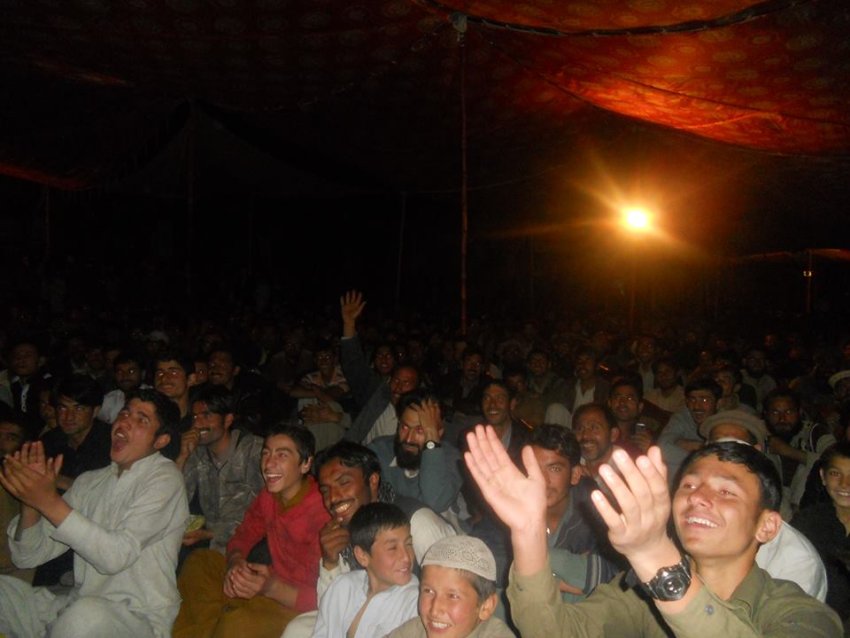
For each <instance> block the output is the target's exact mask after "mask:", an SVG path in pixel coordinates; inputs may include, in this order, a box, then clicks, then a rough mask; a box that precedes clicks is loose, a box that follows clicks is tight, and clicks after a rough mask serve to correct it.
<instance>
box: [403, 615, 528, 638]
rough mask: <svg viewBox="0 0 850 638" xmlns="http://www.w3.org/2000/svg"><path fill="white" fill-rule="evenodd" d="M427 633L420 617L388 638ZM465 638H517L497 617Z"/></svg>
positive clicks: (424, 637)
mask: <svg viewBox="0 0 850 638" xmlns="http://www.w3.org/2000/svg"><path fill="white" fill-rule="evenodd" d="M427 636H428V634H427V633H425V625H423V624H422V620H421V619H420V618H419V616H416V617H415V618H411V619H410V620H408V621H407V622H406V623H404V624H403V625H401V626H399V627H396V628H395V629H394V630H393V631H391V632H390V633H389V634H387V638H427ZM464 638H516V637H515V634H514V632H512V631H511V630H510V629H508V626H507V625H506V624H505V623H503V622H502V621H501V620H499V619H498V618H496V617H495V616H490V618H488V619H487V620H485V621H484V622H483V623H481V624H479V625H478V626H477V627H476V628H475V629H473V630H472V633H470V634H466V636H465V637H464Z"/></svg>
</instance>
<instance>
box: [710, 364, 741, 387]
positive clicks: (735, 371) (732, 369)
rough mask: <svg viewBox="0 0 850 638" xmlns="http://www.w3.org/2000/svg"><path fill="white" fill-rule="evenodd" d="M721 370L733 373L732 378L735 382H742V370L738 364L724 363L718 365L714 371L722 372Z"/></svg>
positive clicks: (716, 372)
mask: <svg viewBox="0 0 850 638" xmlns="http://www.w3.org/2000/svg"><path fill="white" fill-rule="evenodd" d="M721 372H728V373H729V374H731V375H732V379H733V380H734V381H735V383H741V370H740V368H738V367H737V366H734V365H732V364H731V363H727V364H724V365H722V366H720V367H718V368H717V369H716V370H715V371H714V374H720V373H721Z"/></svg>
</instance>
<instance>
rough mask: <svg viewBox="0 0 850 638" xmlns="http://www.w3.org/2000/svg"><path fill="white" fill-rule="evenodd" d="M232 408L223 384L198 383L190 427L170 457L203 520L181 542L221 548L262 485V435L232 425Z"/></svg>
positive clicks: (187, 544)
mask: <svg viewBox="0 0 850 638" xmlns="http://www.w3.org/2000/svg"><path fill="white" fill-rule="evenodd" d="M233 410H234V407H233V395H232V393H231V392H230V391H229V390H227V389H226V388H225V387H224V386H202V388H201V390H200V391H199V392H198V394H197V395H196V396H195V400H194V401H193V402H192V427H191V428H189V430H187V431H186V432H184V433H183V434H182V435H181V437H180V438H181V445H180V454H179V455H178V456H177V458H176V459H175V461H174V462H175V463H176V464H177V467H178V468H180V469H181V470H182V471H183V477H184V478H185V480H186V492H187V495H188V497H189V501H190V502H191V500H192V499H193V498H194V496H195V494H196V493H197V494H198V501H199V504H200V509H201V514H203V516H204V519H205V523H204V527H202V528H201V529H197V530H192V531H189V532H186V536H184V538H183V545H184V546H186V547H190V546H193V545H197V544H198V543H203V542H204V541H207V540H208V541H209V547H210V548H211V549H214V550H217V551H219V552H222V553H223V552H224V549H225V547H226V546H227V541H229V540H230V537H231V536H233V532H234V530H235V529H236V527H237V526H238V525H239V523H240V522H241V521H242V517H243V515H244V514H245V510H246V509H248V506H249V505H250V504H251V502H252V501H253V500H254V498H255V497H256V496H257V493H258V492H259V491H260V489H261V488H262V487H263V477H262V474H261V472H260V456H261V453H262V448H263V439H261V438H260V437H258V436H255V435H254V434H251V433H250V432H245V431H244V430H241V429H239V428H234V427H233V424H234V414H233Z"/></svg>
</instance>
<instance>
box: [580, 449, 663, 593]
mask: <svg viewBox="0 0 850 638" xmlns="http://www.w3.org/2000/svg"><path fill="white" fill-rule="evenodd" d="M613 461H614V463H615V464H616V466H617V469H618V470H619V471H620V473H621V474H622V477H621V476H620V475H619V474H617V472H615V471H614V469H613V468H612V467H610V465H608V464H603V465H601V466H600V468H599V475H600V476H601V477H602V480H604V481H605V484H606V485H607V486H608V488H609V489H610V490H611V494H612V495H613V496H614V498H615V499H616V500H617V503H618V505H619V506H620V512H619V513H618V512H617V511H616V510H615V509H614V507H613V506H612V505H611V503H610V502H609V501H608V499H607V498H606V497H605V495H604V494H602V492H600V491H598V490H597V491H595V492H593V504H594V505H595V506H596V509H597V510H598V511H599V514H600V516H602V519H603V520H604V521H605V524H606V525H607V526H608V538H609V539H610V541H611V545H612V546H613V547H614V549H616V550H617V551H618V552H620V553H621V554H623V555H624V556H625V557H626V558H627V559H629V562H630V563H631V564H632V567H634V568H635V571H636V572H638V576H642V574H641V573H640V571H641V570H640V569H639V566H643V565H647V566H648V567H647V569H646V570H645V571H646V572H648V574H646V575H648V576H652V575H654V573H655V570H657V569H658V567H663V566H665V565H669V564H673V563H675V562H676V561H675V560H674V561H673V562H670V558H671V557H675V556H677V555H678V550H676V549H675V545H673V541H672V540H670V538H669V537H668V536H667V521H668V519H669V518H670V491H669V489H668V487H667V466H666V465H665V464H664V460H663V459H662V458H661V450H660V449H659V448H658V447H651V448H649V452H648V454H647V455H646V456H640V457H638V458H637V460H635V461H632V459H631V458H630V457H629V455H628V454H627V453H626V452H625V451H624V450H621V449H618V450H615V451H614V454H613ZM671 550H672V551H671ZM665 560H666V561H667V562H664V561H665Z"/></svg>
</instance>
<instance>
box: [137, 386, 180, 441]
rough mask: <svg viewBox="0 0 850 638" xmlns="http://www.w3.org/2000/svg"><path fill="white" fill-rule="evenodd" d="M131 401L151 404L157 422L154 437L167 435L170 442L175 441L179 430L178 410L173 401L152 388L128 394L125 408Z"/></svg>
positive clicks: (139, 389) (140, 389)
mask: <svg viewBox="0 0 850 638" xmlns="http://www.w3.org/2000/svg"><path fill="white" fill-rule="evenodd" d="M133 399H138V400H139V401H144V402H145V403H153V406H154V411H155V413H156V418H157V420H158V421H159V427H158V428H157V430H156V433H155V434H156V436H160V435H162V434H168V435H169V436H170V437H171V439H172V440H174V439H175V437H176V436H177V433H178V431H179V428H180V408H178V407H177V404H176V403H175V402H174V401H172V400H171V399H169V398H168V397H167V396H165V395H164V394H162V392H157V391H156V390H154V389H152V388H138V389H136V390H133V391H132V392H130V393H128V394H127V397H126V400H125V402H124V405H125V406H126V405H127V404H128V403H130V401H132V400H133Z"/></svg>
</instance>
